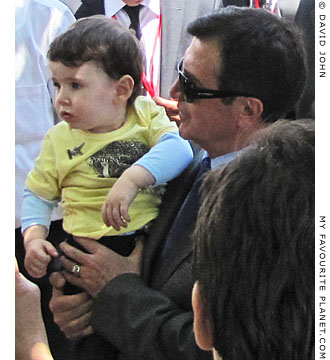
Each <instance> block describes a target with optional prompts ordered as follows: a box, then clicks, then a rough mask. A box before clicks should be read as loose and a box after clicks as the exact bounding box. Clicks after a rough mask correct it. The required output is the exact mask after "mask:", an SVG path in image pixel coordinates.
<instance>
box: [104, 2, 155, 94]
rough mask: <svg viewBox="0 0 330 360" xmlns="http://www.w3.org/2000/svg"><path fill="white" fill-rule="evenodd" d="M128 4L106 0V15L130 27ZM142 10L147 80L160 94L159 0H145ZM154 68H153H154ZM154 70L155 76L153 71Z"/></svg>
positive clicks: (141, 25) (142, 41) (141, 20)
mask: <svg viewBox="0 0 330 360" xmlns="http://www.w3.org/2000/svg"><path fill="white" fill-rule="evenodd" d="M125 5H126V4H125V3H124V2H123V1H122V0H105V1H104V9H105V15H106V16H108V17H114V18H116V19H117V20H118V21H119V22H120V23H121V24H122V25H124V26H127V27H129V26H130V24H131V21H130V18H129V16H128V15H127V13H126V12H125V10H123V7H124V6H125ZM141 5H143V8H142V9H141V10H140V27H141V32H142V37H141V40H140V42H141V44H142V46H143V49H144V51H145V59H146V76H147V80H148V81H149V82H150V83H152V84H153V87H154V90H155V95H156V96H158V95H159V85H160V45H161V34H160V33H159V28H160V26H161V17H160V4H159V0H144V1H142V3H141ZM152 68H153V70H152ZM152 72H153V76H151V73H152Z"/></svg>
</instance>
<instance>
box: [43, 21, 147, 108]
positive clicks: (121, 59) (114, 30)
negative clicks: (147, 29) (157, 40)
mask: <svg viewBox="0 0 330 360" xmlns="http://www.w3.org/2000/svg"><path fill="white" fill-rule="evenodd" d="M48 58H49V60H51V61H59V62H61V63H63V64H64V65H66V66H70V67H77V66H81V65H82V64H84V63H86V62H88V61H94V62H96V63H98V64H99V65H100V66H101V67H102V69H103V70H104V71H105V73H106V74H107V75H108V76H109V77H110V78H112V79H115V80H118V79H120V78H121V77H122V76H123V75H130V76H131V77H132V78H133V80H134V89H133V93H132V95H131V97H130V99H129V100H128V105H130V104H132V103H133V102H134V100H135V98H136V97H137V96H138V95H139V94H140V92H141V75H142V69H143V53H142V50H141V46H140V43H139V41H138V40H137V39H136V37H135V36H134V33H133V32H132V31H131V30H128V29H126V28H124V27H123V26H121V25H120V24H119V22H118V21H115V20H112V19H109V18H107V17H106V16H103V15H95V16H91V17H87V18H83V19H80V20H78V21H76V22H75V23H74V24H73V25H71V27H70V28H69V29H68V30H67V31H66V32H65V33H63V34H62V35H60V36H58V37H57V38H56V39H55V40H54V41H53V42H52V43H51V45H50V48H49V51H48Z"/></svg>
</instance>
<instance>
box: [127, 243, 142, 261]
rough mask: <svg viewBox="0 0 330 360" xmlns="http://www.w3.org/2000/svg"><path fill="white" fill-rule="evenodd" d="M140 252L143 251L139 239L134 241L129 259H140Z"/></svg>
mask: <svg viewBox="0 0 330 360" xmlns="http://www.w3.org/2000/svg"><path fill="white" fill-rule="evenodd" d="M142 253H143V242H142V241H141V240H138V241H137V242H136V245H135V248H134V250H133V251H132V252H131V254H130V255H129V258H131V259H134V258H138V259H141V258H142Z"/></svg>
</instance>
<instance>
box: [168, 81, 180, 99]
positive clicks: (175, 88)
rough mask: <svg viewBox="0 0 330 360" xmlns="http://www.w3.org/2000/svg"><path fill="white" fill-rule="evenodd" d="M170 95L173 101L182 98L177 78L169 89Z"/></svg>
mask: <svg viewBox="0 0 330 360" xmlns="http://www.w3.org/2000/svg"><path fill="white" fill-rule="evenodd" d="M170 95H171V98H173V99H180V96H181V97H182V93H181V89H180V84H179V77H177V79H176V80H175V81H174V83H173V84H172V86H171V89H170Z"/></svg>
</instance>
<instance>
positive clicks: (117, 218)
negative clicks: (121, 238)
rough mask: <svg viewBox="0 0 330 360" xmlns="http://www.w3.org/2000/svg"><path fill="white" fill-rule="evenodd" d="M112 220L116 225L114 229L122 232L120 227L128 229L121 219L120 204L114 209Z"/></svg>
mask: <svg viewBox="0 0 330 360" xmlns="http://www.w3.org/2000/svg"><path fill="white" fill-rule="evenodd" d="M112 218H113V220H114V225H113V227H114V228H115V229H116V230H120V227H121V226H122V227H127V224H126V222H125V221H124V220H123V219H122V217H121V213H120V204H118V205H117V206H115V207H113V209H112Z"/></svg>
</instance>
